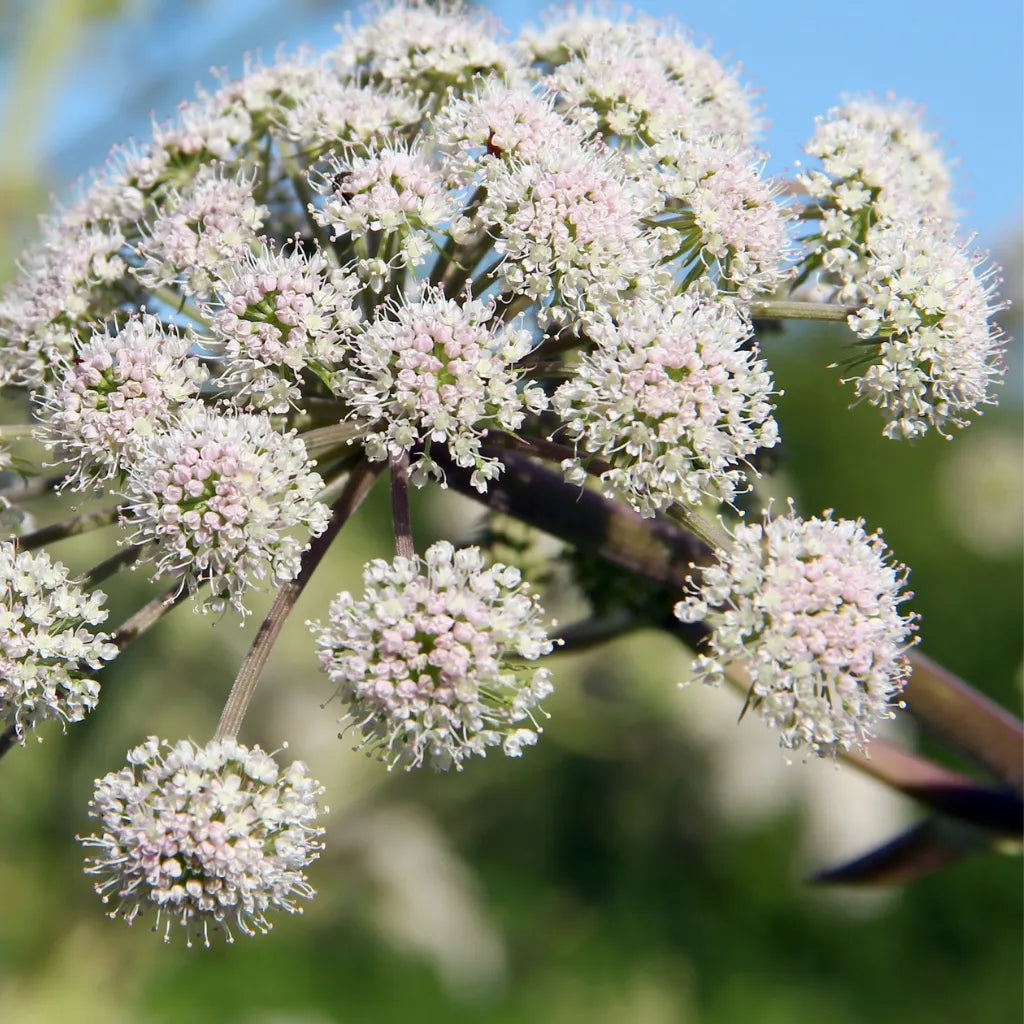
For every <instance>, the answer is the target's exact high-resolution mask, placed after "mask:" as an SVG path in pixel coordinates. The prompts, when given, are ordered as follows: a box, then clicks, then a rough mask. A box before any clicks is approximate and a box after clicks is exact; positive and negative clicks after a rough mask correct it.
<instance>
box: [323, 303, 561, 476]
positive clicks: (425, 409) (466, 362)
mask: <svg viewBox="0 0 1024 1024" xmlns="http://www.w3.org/2000/svg"><path fill="white" fill-rule="evenodd" d="M493 321H494V316H493V309H491V308H490V307H489V306H487V305H485V304H484V303H482V302H466V303H459V302H456V301H454V300H452V299H445V298H443V297H442V296H441V295H439V294H435V293H431V292H428V293H426V294H424V295H423V297H422V298H420V299H418V300H415V301H413V300H410V301H408V302H406V303H404V304H403V305H401V306H399V307H398V308H397V309H394V310H386V311H384V313H383V315H380V316H378V317H377V319H376V320H374V322H373V323H372V324H370V325H369V326H368V327H367V328H366V330H365V331H363V332H362V333H361V334H360V335H359V336H358V337H357V338H356V340H355V343H354V350H353V353H352V359H351V363H350V365H349V366H348V367H346V368H345V370H344V371H343V372H342V376H341V379H340V381H339V382H338V391H339V393H340V394H341V395H342V396H343V397H344V398H345V399H346V400H347V402H348V403H349V405H350V406H351V407H352V409H353V410H354V411H355V414H356V415H357V416H359V417H361V418H362V419H363V420H365V421H366V422H367V423H368V424H372V425H373V426H371V428H370V430H369V432H368V433H367V435H366V438H365V445H366V454H367V456H368V457H369V458H370V459H372V460H375V461H380V460H382V459H386V458H387V457H388V456H389V455H391V454H393V455H401V454H403V453H405V452H408V451H409V450H411V448H412V447H413V445H414V444H416V443H417V442H418V441H422V442H423V443H424V445H425V450H424V452H423V453H422V454H421V455H419V456H417V459H416V466H417V468H418V470H419V474H418V475H420V476H421V477H422V476H423V475H429V474H434V475H439V473H438V471H437V470H436V468H435V465H434V463H433V461H432V460H431V458H430V454H429V446H430V444H431V443H440V444H444V445H446V446H447V447H448V448H449V450H450V451H451V453H452V456H453V457H454V459H455V461H456V463H457V464H458V465H460V466H463V467H465V468H472V469H473V483H474V485H475V486H476V487H477V488H478V489H479V490H481V491H484V490H486V489H487V481H488V480H489V479H493V478H494V477H495V476H497V474H498V473H499V472H500V470H501V464H500V462H498V461H497V460H496V459H488V458H486V457H485V456H483V455H482V454H481V452H480V438H481V436H482V435H483V434H484V433H486V430H487V428H488V426H497V427H501V428H503V429H505V430H515V429H516V428H517V427H519V425H520V424H521V423H522V421H523V418H524V416H525V415H526V413H527V412H528V411H532V412H537V411H539V410H541V409H543V408H544V407H545V405H546V404H547V398H546V396H545V394H544V392H543V391H542V390H541V389H540V388H539V387H537V386H536V385H533V384H529V383H526V384H522V385H521V386H519V387H517V384H518V382H519V377H520V371H518V370H517V369H516V367H515V364H516V362H517V361H518V360H519V359H521V358H522V357H523V356H524V355H525V354H526V353H527V352H529V350H530V335H529V333H528V332H526V331H523V330H516V329H514V328H505V329H504V330H502V329H501V325H500V323H498V324H495V323H494V322H493ZM381 425H383V426H381Z"/></svg>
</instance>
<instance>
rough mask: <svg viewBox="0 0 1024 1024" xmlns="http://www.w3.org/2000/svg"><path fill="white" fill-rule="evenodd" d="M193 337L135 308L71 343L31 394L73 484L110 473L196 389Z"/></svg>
mask: <svg viewBox="0 0 1024 1024" xmlns="http://www.w3.org/2000/svg"><path fill="white" fill-rule="evenodd" d="M192 341H193V339H192V338H190V337H188V336H184V335H181V334H179V333H178V332H177V331H175V330H174V329H173V328H170V327H167V326H166V325H164V324H162V323H161V322H160V321H159V320H158V319H157V318H156V317H154V316H150V315H149V314H142V315H136V316H131V317H129V318H128V319H127V320H126V321H125V322H124V323H122V324H120V325H117V324H114V325H113V326H109V325H108V326H106V327H105V328H104V329H103V330H96V331H94V332H93V334H92V336H91V337H90V338H89V339H88V340H87V341H85V342H80V343H76V345H75V351H74V359H73V361H69V362H68V363H66V364H64V365H63V366H62V367H61V368H60V369H59V370H58V371H57V373H56V378H55V380H54V381H53V382H52V383H50V384H48V385H47V386H46V387H44V389H43V390H42V392H41V394H40V395H39V396H38V402H39V405H40V413H41V416H40V418H41V419H42V422H43V431H42V436H43V440H44V443H46V445H47V446H48V447H49V448H51V450H52V449H56V450H57V452H58V454H59V456H60V458H61V459H63V460H64V461H66V462H68V463H69V464H70V467H71V468H70V473H69V476H68V483H69V484H70V485H71V486H72V487H73V488H74V489H85V488H87V487H90V486H92V485H94V484H97V483H99V482H101V481H103V480H107V479H109V478H111V477H113V476H117V475H118V474H119V473H120V472H121V471H122V467H123V464H124V462H125V460H126V458H130V456H131V452H132V450H133V449H134V448H135V446H136V445H137V444H138V443H139V442H141V441H143V440H144V439H145V438H148V437H150V436H151V435H152V434H154V433H156V432H159V431H161V430H165V429H167V427H168V426H169V424H170V422H171V420H172V418H173V415H174V413H175V411H176V410H177V408H178V406H179V405H181V404H182V403H183V402H186V401H190V400H191V399H194V398H196V397H197V396H198V394H199V389H200V387H201V386H202V383H203V381H204V380H205V379H206V376H207V373H206V370H205V369H204V368H203V367H202V366H201V365H200V364H199V361H198V360H197V359H195V358H192V357H190V356H189V349H190V347H191V345H192Z"/></svg>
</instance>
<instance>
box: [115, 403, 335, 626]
mask: <svg viewBox="0 0 1024 1024" xmlns="http://www.w3.org/2000/svg"><path fill="white" fill-rule="evenodd" d="M127 469H128V472H127V477H126V480H125V485H124V487H125V491H124V493H125V498H126V502H125V506H124V518H125V524H126V526H127V527H128V530H129V538H128V539H129V541H130V542H131V543H133V544H147V545H150V547H148V548H147V549H146V550H145V552H144V557H145V558H147V559H149V560H150V561H152V562H153V563H154V566H155V568H154V575H155V576H165V575H168V574H170V575H180V576H181V578H182V581H183V585H187V586H188V587H189V589H190V590H195V588H196V587H197V586H198V585H199V584H200V583H202V582H208V583H209V584H210V596H209V598H208V600H207V601H206V603H205V605H204V610H206V609H209V610H212V611H219V610H220V609H222V608H223V607H224V605H225V604H226V603H230V604H231V605H232V606H233V607H234V608H236V609H237V610H238V611H240V612H242V613H243V614H244V613H245V606H244V603H243V599H244V597H245V594H246V592H247V591H248V590H249V589H250V588H252V587H255V586H259V585H260V584H263V585H266V584H269V583H285V582H288V581H289V580H292V579H294V578H295V576H296V575H297V574H298V571H299V558H300V556H301V554H302V552H303V551H304V550H305V548H306V546H307V544H306V543H305V542H304V541H301V540H298V539H296V537H295V536H293V531H294V530H295V528H296V527H301V528H302V530H303V531H304V532H305V533H307V534H312V535H313V536H317V535H319V534H320V533H322V532H323V531H324V530H325V529H326V527H327V519H328V512H327V507H326V506H325V505H323V504H322V503H321V502H319V501H317V500H316V496H317V494H318V493H319V492H320V490H322V488H323V481H322V480H321V479H320V477H319V476H318V475H317V474H316V473H314V472H313V470H312V464H311V463H310V460H309V457H308V455H307V454H306V449H305V447H304V445H303V443H302V441H301V440H299V438H298V437H296V436H295V434H294V433H287V434H285V433H281V432H280V431H278V430H277V429H275V427H274V426H273V424H272V423H271V421H270V419H269V418H268V417H267V416H265V415H257V414H251V413H238V414H236V415H228V414H225V413H223V412H219V411H218V410H216V409H210V408H208V407H207V406H205V405H202V404H199V403H195V404H192V405H189V406H186V407H184V408H183V409H182V411H181V413H180V415H179V417H178V421H177V423H176V424H175V426H174V427H173V428H172V429H170V430H168V431H165V432H163V433H160V434H157V435H155V436H154V437H152V438H151V439H150V440H149V442H148V443H147V444H146V445H145V446H144V447H143V448H142V449H141V451H140V453H139V455H138V457H137V458H136V459H134V460H133V462H132V463H131V464H130V465H129V466H128V467H127Z"/></svg>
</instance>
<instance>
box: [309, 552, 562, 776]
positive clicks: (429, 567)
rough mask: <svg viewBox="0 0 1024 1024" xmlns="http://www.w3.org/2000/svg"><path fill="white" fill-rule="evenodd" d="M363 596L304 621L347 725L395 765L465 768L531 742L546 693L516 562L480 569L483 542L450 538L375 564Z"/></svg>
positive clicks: (343, 598) (543, 648) (340, 599)
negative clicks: (493, 751) (474, 758)
mask: <svg viewBox="0 0 1024 1024" xmlns="http://www.w3.org/2000/svg"><path fill="white" fill-rule="evenodd" d="M363 585H364V588H365V595H364V597H363V598H362V599H361V600H356V599H355V598H353V597H352V595H351V594H349V593H348V592H347V591H343V592H342V593H340V594H339V595H338V596H337V597H336V598H335V600H334V602H333V603H332V605H331V611H330V619H329V620H328V622H327V624H326V625H321V624H320V623H311V626H312V627H313V630H314V633H315V635H316V638H317V649H318V651H319V655H320V661H321V664H322V665H323V668H324V671H325V672H326V673H327V675H328V677H329V678H330V680H331V682H332V683H334V684H335V685H336V686H337V688H338V693H337V695H338V697H339V699H340V700H342V701H343V702H344V703H345V704H346V705H347V706H348V707H347V711H346V714H345V716H344V717H343V718H342V719H341V722H342V724H344V725H346V726H352V727H354V728H356V729H358V730H359V732H360V733H361V734H362V738H363V745H364V746H366V747H367V749H368V750H370V751H374V752H376V753H378V754H379V756H380V757H381V759H382V760H385V761H387V762H389V764H391V765H395V764H401V765H404V766H406V767H408V768H412V767H419V766H420V765H422V764H424V763H425V762H429V763H430V764H432V765H433V766H434V767H435V768H440V769H447V768H449V767H451V766H453V765H454V767H456V768H461V767H462V763H463V761H465V760H466V758H468V757H470V756H471V755H473V754H479V755H481V756H485V755H486V753H487V750H488V748H490V747H496V746H501V747H502V749H503V751H504V752H505V753H506V754H507V755H508V756H509V757H518V756H519V754H520V753H521V752H522V747H523V746H527V745H530V744H533V743H535V742H536V740H537V733H538V732H540V729H539V728H538V726H537V723H536V721H535V718H534V715H535V712H536V711H537V705H538V703H539V702H540V701H541V700H543V698H544V697H546V696H547V695H548V694H549V693H550V692H551V683H550V681H549V673H548V671H547V669H543V668H538V669H533V670H529V671H525V670H524V669H523V668H521V663H522V662H523V661H535V660H536V659H537V658H539V657H541V655H544V654H548V653H550V651H551V649H552V643H551V641H550V640H549V639H548V638H547V633H546V630H545V628H544V626H543V625H542V624H541V623H540V621H539V619H540V616H541V614H542V612H541V608H540V605H539V604H538V602H537V598H536V597H535V596H533V595H532V594H531V593H530V587H529V584H527V583H523V582H522V580H521V577H520V574H519V570H518V569H514V568H512V567H510V566H507V565H502V564H500V563H498V564H495V565H492V566H490V568H485V565H484V559H483V556H482V554H481V553H480V550H479V549H478V548H463V549H461V550H459V551H456V550H455V548H454V547H453V546H452V545H451V544H449V543H448V542H447V541H439V542H438V543H436V544H434V545H432V546H431V547H430V548H429V549H428V550H427V553H426V556H425V558H424V559H422V560H421V559H419V558H415V559H408V558H396V559H395V560H394V561H393V562H390V563H389V562H385V561H383V560H376V561H373V562H370V563H369V564H368V565H367V566H366V568H365V570H364V572H363Z"/></svg>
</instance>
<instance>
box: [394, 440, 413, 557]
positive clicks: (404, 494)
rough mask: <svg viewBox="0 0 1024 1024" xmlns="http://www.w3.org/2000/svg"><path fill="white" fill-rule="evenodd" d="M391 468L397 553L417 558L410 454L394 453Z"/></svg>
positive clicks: (400, 555)
mask: <svg viewBox="0 0 1024 1024" xmlns="http://www.w3.org/2000/svg"><path fill="white" fill-rule="evenodd" d="M388 467H389V468H390V470H391V522H392V526H393V528H394V532H395V555H396V556H397V557H398V558H415V557H416V545H415V544H414V543H413V540H412V516H411V515H410V512H409V455H408V453H407V452H402V454H401V455H392V456H391V457H390V458H389V459H388Z"/></svg>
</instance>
